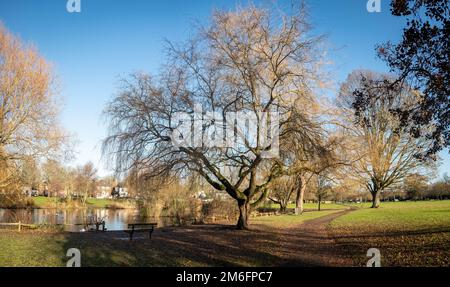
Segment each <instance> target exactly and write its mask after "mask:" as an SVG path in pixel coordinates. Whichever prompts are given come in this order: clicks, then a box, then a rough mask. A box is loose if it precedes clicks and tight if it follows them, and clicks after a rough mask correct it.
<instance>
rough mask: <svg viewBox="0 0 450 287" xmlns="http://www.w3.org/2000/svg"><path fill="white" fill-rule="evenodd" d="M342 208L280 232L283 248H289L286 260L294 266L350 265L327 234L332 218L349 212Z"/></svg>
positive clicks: (350, 262) (343, 253)
mask: <svg viewBox="0 0 450 287" xmlns="http://www.w3.org/2000/svg"><path fill="white" fill-rule="evenodd" d="M351 211H352V210H350V209H348V210H344V211H340V212H336V213H333V214H330V215H326V216H323V217H320V218H316V219H312V220H308V221H305V222H304V223H303V224H301V225H299V226H297V227H294V228H291V229H290V230H289V231H288V233H287V234H286V233H284V234H282V237H283V240H281V242H283V243H284V245H285V246H284V247H283V246H282V247H281V250H283V249H289V250H290V252H289V253H290V256H288V257H287V259H288V260H287V262H285V263H284V264H282V265H289V266H292V265H295V266H336V267H338V266H351V265H352V261H351V260H350V259H349V258H348V256H346V255H347V254H345V252H343V250H342V249H340V248H338V246H337V244H336V242H335V241H334V239H333V238H332V237H331V236H330V235H329V234H328V231H327V226H328V224H329V223H330V222H331V221H333V220H334V219H336V218H338V217H340V216H342V215H344V214H347V213H349V212H351Z"/></svg>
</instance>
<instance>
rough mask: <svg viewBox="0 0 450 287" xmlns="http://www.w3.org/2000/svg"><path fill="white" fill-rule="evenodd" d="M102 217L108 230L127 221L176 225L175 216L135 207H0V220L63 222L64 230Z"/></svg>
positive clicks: (118, 228) (117, 228)
mask: <svg viewBox="0 0 450 287" xmlns="http://www.w3.org/2000/svg"><path fill="white" fill-rule="evenodd" d="M95 218H97V219H102V218H103V219H104V220H105V223H106V228H107V229H108V230H124V229H127V225H128V224H129V223H150V222H156V223H158V226H159V227H163V226H173V225H178V224H177V222H176V219H175V218H172V217H167V216H161V217H152V216H143V215H142V214H141V213H140V212H139V210H137V209H119V210H111V209H65V210H57V209H0V222H3V223H17V222H19V221H20V222H22V223H26V224H50V225H51V224H65V225H67V226H66V227H65V230H66V231H79V230H80V229H82V228H83V227H82V226H73V224H83V223H86V222H88V221H89V220H90V219H95Z"/></svg>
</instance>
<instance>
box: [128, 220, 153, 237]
mask: <svg viewBox="0 0 450 287" xmlns="http://www.w3.org/2000/svg"><path fill="white" fill-rule="evenodd" d="M157 225H158V224H157V223H130V224H128V230H125V232H126V233H129V234H130V241H131V240H133V234H134V233H135V232H148V233H149V238H150V239H151V238H152V233H153V230H154V229H155V227H156V226H157Z"/></svg>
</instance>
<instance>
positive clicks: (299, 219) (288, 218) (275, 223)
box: [250, 210, 338, 228]
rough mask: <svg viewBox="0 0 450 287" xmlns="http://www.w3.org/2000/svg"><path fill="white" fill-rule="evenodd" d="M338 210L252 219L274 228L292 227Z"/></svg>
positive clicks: (252, 222) (251, 220) (255, 222)
mask: <svg viewBox="0 0 450 287" xmlns="http://www.w3.org/2000/svg"><path fill="white" fill-rule="evenodd" d="M335 212H338V210H322V211H308V212H304V213H303V214H302V215H294V214H283V215H275V216H260V217H255V218H252V219H250V223H251V224H263V225H267V226H270V227H272V228H291V227H294V226H296V225H299V224H301V223H303V222H304V221H306V220H311V219H315V218H319V217H322V216H325V215H329V214H332V213H335Z"/></svg>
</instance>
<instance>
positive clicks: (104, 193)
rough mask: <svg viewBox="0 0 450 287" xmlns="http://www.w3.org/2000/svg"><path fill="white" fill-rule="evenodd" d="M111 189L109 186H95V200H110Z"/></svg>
mask: <svg viewBox="0 0 450 287" xmlns="http://www.w3.org/2000/svg"><path fill="white" fill-rule="evenodd" d="M112 189H113V188H112V187H110V186H105V185H101V186H97V190H96V192H95V198H111V197H112V195H111V190H112Z"/></svg>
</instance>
